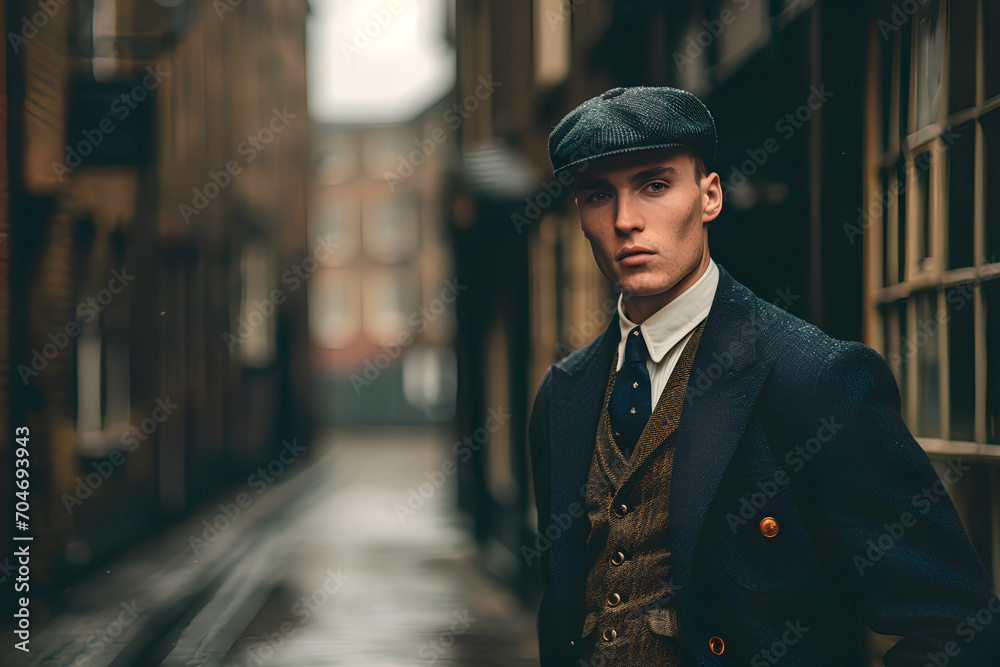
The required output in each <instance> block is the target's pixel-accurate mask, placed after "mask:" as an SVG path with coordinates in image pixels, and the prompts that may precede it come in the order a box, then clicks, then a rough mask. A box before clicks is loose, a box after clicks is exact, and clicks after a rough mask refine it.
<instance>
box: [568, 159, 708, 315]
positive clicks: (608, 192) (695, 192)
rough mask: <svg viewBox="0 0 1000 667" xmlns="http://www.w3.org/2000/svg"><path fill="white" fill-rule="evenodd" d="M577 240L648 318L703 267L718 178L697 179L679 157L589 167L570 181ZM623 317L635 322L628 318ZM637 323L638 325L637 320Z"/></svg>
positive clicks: (614, 161) (690, 163) (606, 162)
mask: <svg viewBox="0 0 1000 667" xmlns="http://www.w3.org/2000/svg"><path fill="white" fill-rule="evenodd" d="M575 190H576V205H577V209H578V210H579V212H580V222H581V226H582V227H583V233H584V235H585V236H586V237H587V239H588V240H589V241H590V245H591V248H593V251H594V258H595V259H596V260H597V265H598V266H599V267H600V269H601V272H602V273H603V274H604V275H605V277H606V278H607V279H608V280H610V281H611V282H612V283H613V284H615V285H616V286H617V288H618V289H620V290H621V291H622V292H623V293H624V294H625V297H626V299H629V300H631V301H632V302H633V303H634V304H635V307H634V308H633V309H631V310H635V311H636V314H637V315H644V316H648V315H649V314H651V313H652V312H655V311H656V310H658V309H659V307H662V306H663V305H665V304H666V303H668V302H669V301H671V300H672V299H673V297H674V296H676V295H677V294H679V293H680V292H682V291H683V290H684V289H687V287H688V286H689V285H690V284H692V283H693V282H694V280H695V279H696V276H695V277H692V278H690V279H689V280H685V278H686V277H688V276H689V274H691V273H692V272H693V271H694V270H695V269H697V268H698V267H699V266H701V265H705V266H707V264H708V225H707V224H705V223H707V222H708V221H710V220H714V219H715V218H716V216H718V215H719V211H720V210H721V209H722V191H721V188H720V184H719V176H718V174H715V173H711V174H708V175H707V176H704V177H701V178H699V177H698V175H697V174H696V168H695V161H694V158H693V156H692V154H691V153H690V152H688V151H686V150H677V149H660V150H649V151H641V152H637V153H631V154H623V155H615V156H608V157H604V158H600V159H597V160H595V161H594V162H593V163H592V164H591V165H589V166H588V168H587V169H586V170H585V171H584V172H583V173H581V174H580V175H579V176H578V177H577V181H576V187H575ZM629 318H630V319H633V321H638V320H637V319H636V318H633V317H632V313H631V312H630V313H629ZM638 319H644V317H640V318H638Z"/></svg>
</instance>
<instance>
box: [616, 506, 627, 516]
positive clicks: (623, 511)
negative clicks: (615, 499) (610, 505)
mask: <svg viewBox="0 0 1000 667" xmlns="http://www.w3.org/2000/svg"><path fill="white" fill-rule="evenodd" d="M626 514H628V505H626V504H625V503H622V504H621V505H619V506H618V507H616V508H615V516H618V517H623V516H625V515H626Z"/></svg>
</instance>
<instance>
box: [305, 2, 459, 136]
mask: <svg viewBox="0 0 1000 667" xmlns="http://www.w3.org/2000/svg"><path fill="white" fill-rule="evenodd" d="M448 2H449V0H310V5H311V6H312V17H311V19H310V23H309V28H308V45H307V58H308V67H309V93H308V94H309V112H310V114H311V115H312V117H313V118H314V119H315V120H316V121H317V122H320V123H330V122H335V123H365V124H367V123H372V124H375V123H394V122H403V121H407V120H410V119H412V118H413V117H415V116H416V115H417V114H419V113H420V112H422V111H424V110H425V109H427V108H428V107H429V106H430V105H431V104H433V103H435V102H437V101H438V100H439V99H441V97H443V96H444V94H445V93H446V92H447V91H448V90H450V89H451V88H452V86H453V85H454V83H455V53H454V50H453V49H452V48H451V46H450V45H449V44H448V43H447V42H446V41H445V39H444V35H445V27H446V23H447V20H448V19H447V3H448ZM393 10H395V11H393Z"/></svg>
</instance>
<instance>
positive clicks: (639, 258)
mask: <svg viewBox="0 0 1000 667" xmlns="http://www.w3.org/2000/svg"><path fill="white" fill-rule="evenodd" d="M652 258H653V251H652V250H650V249H649V248H644V247H643V246H632V247H631V248H623V249H622V250H621V251H620V252H619V253H618V257H617V259H618V261H619V262H621V263H622V264H624V265H626V266H635V265H637V264H645V263H646V262H648V261H649V260H651V259H652Z"/></svg>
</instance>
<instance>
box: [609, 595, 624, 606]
mask: <svg viewBox="0 0 1000 667" xmlns="http://www.w3.org/2000/svg"><path fill="white" fill-rule="evenodd" d="M621 601H622V596H620V595H618V593H612V594H611V595H609V596H608V606H609V607H617V606H618V603H619V602H621Z"/></svg>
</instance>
